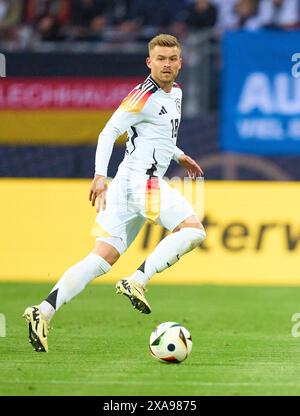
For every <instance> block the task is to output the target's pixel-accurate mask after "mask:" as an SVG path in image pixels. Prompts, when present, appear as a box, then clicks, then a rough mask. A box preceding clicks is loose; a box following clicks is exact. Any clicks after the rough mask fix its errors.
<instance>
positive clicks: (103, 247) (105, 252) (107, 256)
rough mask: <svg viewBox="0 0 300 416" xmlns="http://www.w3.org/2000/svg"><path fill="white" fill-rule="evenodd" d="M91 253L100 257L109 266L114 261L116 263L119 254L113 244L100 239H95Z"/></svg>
mask: <svg viewBox="0 0 300 416" xmlns="http://www.w3.org/2000/svg"><path fill="white" fill-rule="evenodd" d="M93 253H95V254H97V255H98V256H100V257H102V258H103V259H104V260H106V261H107V262H108V263H109V264H110V265H111V266H112V265H113V264H114V263H116V261H117V260H118V259H119V258H120V255H121V253H120V252H119V250H118V249H117V247H115V246H113V245H112V244H111V242H107V241H102V240H97V241H96V244H95V247H94V249H93Z"/></svg>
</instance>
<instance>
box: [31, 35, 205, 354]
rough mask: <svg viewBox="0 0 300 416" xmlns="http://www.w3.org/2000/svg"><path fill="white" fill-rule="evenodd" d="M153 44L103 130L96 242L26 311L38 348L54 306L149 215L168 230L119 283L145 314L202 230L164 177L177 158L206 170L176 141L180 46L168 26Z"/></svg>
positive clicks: (94, 196) (120, 248)
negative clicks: (158, 278) (121, 152)
mask: <svg viewBox="0 0 300 416" xmlns="http://www.w3.org/2000/svg"><path fill="white" fill-rule="evenodd" d="M148 46H149V56H148V57H147V59H146V64H147V66H148V68H149V69H150V71H151V73H150V75H149V76H148V78H146V80H145V81H144V82H143V83H141V84H140V85H138V86H137V87H135V88H134V89H133V90H132V91H131V92H130V93H129V94H128V96H127V97H126V98H125V99H124V100H123V101H122V103H121V105H120V107H119V108H118V109H117V111H116V112H115V113H114V114H113V116H112V117H111V119H110V120H109V121H108V123H107V124H106V126H105V128H104V129H103V130H102V132H101V133H100V135H99V140H98V146H97V151H96V163H95V165H96V168H95V177H94V179H93V181H92V184H91V190H90V195H89V199H90V201H91V203H92V205H93V206H94V205H95V203H96V208H97V211H98V214H97V217H96V221H95V225H94V227H93V230H92V234H93V235H94V236H95V237H96V244H95V247H94V249H93V251H92V252H91V253H90V254H88V256H87V257H85V258H84V259H83V260H81V261H80V262H79V263H77V264H75V265H74V266H72V267H71V268H70V269H69V270H67V271H66V272H65V273H64V275H63V276H62V277H61V279H60V280H59V281H58V283H57V284H56V285H55V286H54V288H53V289H52V291H51V292H50V294H49V295H48V297H47V298H46V299H45V300H43V301H42V302H41V303H40V304H39V305H37V306H30V307H28V308H26V310H25V312H24V315H23V316H24V317H25V318H26V320H27V322H28V326H29V341H30V342H31V344H32V346H33V348H34V350H35V351H48V341H47V332H48V326H49V322H50V320H51V318H52V317H53V315H54V314H55V312H56V311H58V309H59V308H60V307H61V306H62V305H63V304H64V303H67V302H69V301H70V300H71V299H72V298H74V297H75V296H76V295H78V294H79V293H80V292H81V291H82V290H83V289H84V288H85V286H86V285H87V284H88V283H89V282H90V281H92V280H93V279H95V278H96V277H98V276H101V275H103V274H105V273H107V272H108V271H109V270H110V269H111V267H112V265H113V264H114V263H115V262H116V261H117V260H118V258H119V257H120V256H121V255H122V254H123V253H124V252H125V251H126V249H127V248H128V247H129V246H130V244H131V243H132V242H133V240H134V239H135V237H136V235H137V234H138V232H139V231H140V229H141V228H142V226H143V224H144V223H145V221H146V220H150V221H152V222H155V223H157V224H160V225H162V226H163V227H165V228H166V229H168V230H169V231H171V233H170V234H169V235H168V236H166V237H165V238H164V239H163V240H161V241H160V243H159V244H158V245H157V247H156V248H155V249H154V251H153V252H152V253H151V254H150V255H149V256H148V257H147V258H146V260H145V261H144V262H143V264H142V265H141V266H140V267H139V268H138V269H137V270H136V271H135V272H134V273H133V274H132V275H131V276H129V277H125V278H123V279H122V280H120V281H119V282H117V284H116V289H117V293H121V294H124V295H126V296H127V297H128V298H129V300H130V301H131V303H132V305H133V307H134V308H136V309H137V310H139V311H140V312H142V313H145V314H149V313H150V312H151V308H150V305H149V303H148V301H147V299H146V297H145V291H146V285H147V283H148V281H149V279H151V277H152V276H153V275H154V274H155V273H160V272H162V271H163V270H165V269H166V268H168V267H170V266H172V265H173V264H174V263H176V262H177V261H178V260H179V259H180V258H181V257H182V256H183V255H184V254H186V253H188V252H189V251H191V250H193V249H194V248H195V247H196V246H198V245H199V244H200V243H201V242H202V241H203V240H204V238H205V231H204V228H203V226H202V224H201V222H200V219H199V218H198V216H197V215H196V213H195V211H194V210H193V208H192V206H191V205H190V204H189V203H188V201H187V200H186V199H185V198H184V197H183V196H182V195H181V193H180V192H178V191H177V190H175V189H173V188H171V187H170V186H169V185H168V183H167V182H166V181H165V180H164V179H163V176H164V174H165V172H166V170H167V168H168V166H169V164H170V161H171V160H172V159H174V160H175V161H176V162H177V163H179V165H180V166H182V167H184V168H185V169H186V170H187V172H188V175H189V177H192V178H196V177H199V176H202V175H203V172H202V170H201V168H200V166H199V165H198V164H197V163H196V162H195V161H194V160H193V159H192V158H191V157H189V156H187V155H185V154H184V152H183V151H182V150H180V149H179V148H178V147H177V146H176V139H177V132H178V128H179V124H180V117H181V100H182V91H181V88H180V87H179V85H178V84H176V83H175V79H176V77H177V75H178V72H179V70H180V68H181V57H180V53H181V47H180V44H179V43H178V40H177V39H176V38H175V37H174V36H171V35H166V34H161V35H158V36H156V37H154V38H153V39H152V40H151V41H150V42H149V45H148ZM125 131H127V134H128V140H127V143H126V150H125V156H124V159H123V161H122V163H121V164H120V165H119V168H118V172H117V174H116V176H115V178H114V179H113V180H112V182H111V184H110V186H109V187H108V186H107V167H108V163H109V160H110V157H111V153H112V149H113V145H114V142H115V140H116V139H117V138H118V137H119V136H120V135H121V134H123V133H124V132H125Z"/></svg>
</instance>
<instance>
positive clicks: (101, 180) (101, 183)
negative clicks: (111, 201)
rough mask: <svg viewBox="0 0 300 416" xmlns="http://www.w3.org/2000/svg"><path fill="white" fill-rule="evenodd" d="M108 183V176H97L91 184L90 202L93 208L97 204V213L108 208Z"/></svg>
mask: <svg viewBox="0 0 300 416" xmlns="http://www.w3.org/2000/svg"><path fill="white" fill-rule="evenodd" d="M106 181H107V178H106V176H100V175H95V177H94V179H93V181H92V184H91V190H90V195H89V200H90V201H91V203H92V206H95V202H96V210H97V212H99V211H100V210H101V209H103V210H105V208H106V191H107V183H106Z"/></svg>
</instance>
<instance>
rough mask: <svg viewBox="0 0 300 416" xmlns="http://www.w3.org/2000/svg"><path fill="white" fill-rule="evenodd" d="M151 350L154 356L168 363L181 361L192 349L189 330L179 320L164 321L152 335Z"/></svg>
mask: <svg viewBox="0 0 300 416" xmlns="http://www.w3.org/2000/svg"><path fill="white" fill-rule="evenodd" d="M149 346H150V352H151V355H152V356H153V357H154V358H157V359H158V360H159V361H162V362H167V363H181V362H182V361H184V360H185V359H186V358H187V356H188V355H189V354H190V353H191V351H192V337H191V334H190V333H189V331H188V330H187V329H186V328H184V327H183V326H182V325H180V324H179V323H177V322H164V323H163V324H160V325H158V326H157V327H156V328H155V329H154V331H152V333H151V335H150V344H149Z"/></svg>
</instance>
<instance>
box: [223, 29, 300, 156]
mask: <svg viewBox="0 0 300 416" xmlns="http://www.w3.org/2000/svg"><path fill="white" fill-rule="evenodd" d="M223 58H224V62H223V65H224V69H223V76H222V78H223V79H222V110H221V111H222V116H221V120H222V121H221V146H222V149H223V150H226V151H233V152H241V153H256V154H260V155H262V154H265V155H272V154H274V155H278V154H285V155H287V154H300V31H299V32H282V31H275V30H262V31H259V32H246V31H241V32H232V33H226V34H225V36H224V40H223Z"/></svg>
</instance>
